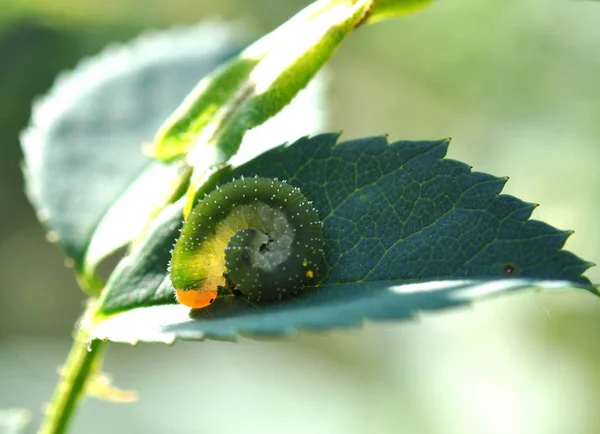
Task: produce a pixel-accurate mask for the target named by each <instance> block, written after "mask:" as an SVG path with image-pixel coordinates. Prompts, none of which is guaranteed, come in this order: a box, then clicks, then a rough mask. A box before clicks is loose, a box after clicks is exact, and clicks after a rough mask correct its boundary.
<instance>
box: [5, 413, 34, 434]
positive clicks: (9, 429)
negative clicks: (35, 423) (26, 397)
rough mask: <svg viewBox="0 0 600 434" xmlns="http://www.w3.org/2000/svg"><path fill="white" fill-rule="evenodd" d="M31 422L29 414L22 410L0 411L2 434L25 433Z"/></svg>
mask: <svg viewBox="0 0 600 434" xmlns="http://www.w3.org/2000/svg"><path fill="white" fill-rule="evenodd" d="M30 422H31V413H30V412H29V411H28V410H26V409H24V408H9V409H0V431H1V432H2V433H3V434H20V433H23V432H25V429H26V428H27V425H29V423H30Z"/></svg>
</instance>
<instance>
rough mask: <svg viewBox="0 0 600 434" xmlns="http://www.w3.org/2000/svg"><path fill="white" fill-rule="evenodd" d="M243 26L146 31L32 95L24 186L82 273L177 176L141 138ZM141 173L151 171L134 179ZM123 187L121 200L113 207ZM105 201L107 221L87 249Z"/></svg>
mask: <svg viewBox="0 0 600 434" xmlns="http://www.w3.org/2000/svg"><path fill="white" fill-rule="evenodd" d="M242 33H243V32H242ZM240 35H241V34H240V29H239V28H236V27H233V28H232V27H230V26H226V25H224V24H220V23H208V24H204V25H200V26H195V27H191V28H186V29H176V30H170V31H166V32H161V33H155V34H151V35H146V36H143V37H141V38H139V39H137V40H135V41H133V42H132V43H130V44H128V45H124V46H121V47H113V48H110V49H108V50H106V51H105V52H104V53H102V54H101V55H99V56H97V57H95V58H93V59H90V60H86V61H84V62H82V64H81V65H80V66H78V67H77V68H76V69H75V70H74V71H73V72H70V73H68V74H65V75H63V76H61V77H60V79H59V80H58V81H57V82H56V84H55V86H54V88H53V89H52V90H51V91H50V93H49V94H48V95H47V96H46V97H44V98H43V99H42V100H41V101H40V102H39V103H38V104H36V106H35V108H34V112H33V116H32V121H31V126H30V127H29V128H28V130H27V131H26V132H25V133H24V134H23V137H22V142H23V150H24V153H25V172H26V176H27V190H28V194H29V197H30V199H31V201H32V202H33V204H34V206H35V208H36V210H37V212H38V215H39V218H40V220H41V221H42V222H43V223H44V225H45V226H46V227H47V228H48V230H49V231H50V233H51V234H52V235H51V236H50V238H51V239H56V240H57V242H58V244H59V245H60V247H61V248H62V249H63V250H64V251H65V253H66V254H67V256H68V257H69V258H71V259H72V261H73V262H74V265H75V267H76V270H77V272H78V274H79V275H80V277H81V278H82V279H83V280H84V281H85V280H87V281H92V280H93V277H92V276H93V271H94V270H93V269H94V266H95V265H96V263H97V262H99V261H100V260H101V259H102V258H104V257H105V256H106V255H107V254H109V253H111V252H112V251H114V250H115V249H116V248H118V247H120V246H121V245H123V244H124V243H126V242H128V241H130V240H131V239H132V238H134V237H135V236H136V235H137V234H138V233H139V230H140V229H141V228H142V227H143V226H144V223H145V221H146V219H147V218H148V210H149V209H150V208H151V207H152V206H153V205H155V204H156V202H157V200H158V201H159V200H160V197H158V196H159V194H160V193H161V191H162V190H161V191H157V189H156V186H162V189H163V190H165V189H168V186H169V181H170V180H171V179H173V177H174V176H175V170H176V169H175V168H169V167H159V166H158V165H157V164H155V163H152V162H151V160H150V159H149V158H147V157H145V156H144V155H143V154H142V152H141V146H142V142H144V141H147V140H150V139H151V138H152V136H153V135H154V133H155V132H156V130H157V129H158V127H159V126H160V125H161V123H162V122H163V121H164V119H165V118H166V117H167V116H168V115H169V114H170V113H171V112H172V111H173V109H174V108H175V107H177V105H178V104H179V102H180V101H181V99H182V98H183V97H184V96H185V95H186V94H187V92H188V91H189V89H190V88H191V87H193V85H194V84H195V83H196V81H197V79H198V77H199V76H202V75H205V74H207V73H209V72H210V71H211V70H212V69H214V68H215V67H216V66H217V65H219V64H220V63H221V62H223V61H224V60H225V59H227V58H228V57H230V56H231V55H233V54H235V53H236V52H237V51H239V50H240V49H241V48H242V45H241V41H240V37H241V36H240ZM244 38H245V36H244ZM143 172H145V173H146V174H148V173H152V175H151V176H142V177H141V178H139V177H140V174H141V173H143ZM136 180H137V181H136ZM134 181H135V182H136V185H134V186H133V187H131V189H133V190H131V189H130V186H131V184H132V183H134ZM128 190H129V194H128V193H127V191H128ZM132 191H133V193H132ZM121 195H126V200H121V201H120V202H117V206H116V207H114V208H113V209H111V206H112V205H113V204H114V203H115V202H116V201H118V199H119V198H120V197H121ZM109 209H111V211H110V218H111V221H112V223H111V224H110V228H109V230H107V231H102V232H101V234H100V239H98V240H96V243H95V248H94V249H93V250H92V255H91V256H90V254H89V252H88V246H89V245H90V242H91V240H92V237H93V235H94V233H95V231H96V230H97V227H98V225H99V224H100V223H101V222H102V219H103V217H104V216H105V214H106V213H107V212H108V211H109ZM118 226H121V228H122V230H120V231H115V230H114V229H115V227H118Z"/></svg>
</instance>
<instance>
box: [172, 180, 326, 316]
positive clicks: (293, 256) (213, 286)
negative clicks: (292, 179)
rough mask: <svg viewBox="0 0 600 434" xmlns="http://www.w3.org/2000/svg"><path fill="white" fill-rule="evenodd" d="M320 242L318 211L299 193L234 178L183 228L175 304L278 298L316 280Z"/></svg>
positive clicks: (175, 263) (175, 258) (176, 256)
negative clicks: (223, 297) (228, 297)
mask: <svg viewBox="0 0 600 434" xmlns="http://www.w3.org/2000/svg"><path fill="white" fill-rule="evenodd" d="M323 242H324V241H323V232H322V223H321V221H320V220H319V216H318V213H317V211H316V210H315V208H314V207H313V206H312V204H311V202H309V201H308V200H307V199H306V197H304V195H303V194H302V193H301V192H300V190H299V189H297V188H295V187H293V186H291V185H289V184H287V183H285V182H282V181H278V180H276V179H269V178H259V177H254V178H245V179H244V178H241V179H238V180H234V181H232V182H229V183H227V184H224V185H221V186H220V187H217V189H215V190H213V191H212V192H210V193H209V194H207V195H206V196H205V197H204V198H203V199H202V200H201V201H200V202H199V203H198V204H197V205H196V206H195V207H194V208H193V210H192V211H191V212H190V215H189V216H188V218H187V219H186V221H185V222H184V224H183V228H182V229H181V235H180V237H179V239H178V240H177V241H176V243H175V246H174V248H173V252H172V256H171V263H170V266H169V274H170V277H171V282H172V283H173V286H174V288H175V294H176V298H177V300H178V301H179V302H180V303H181V304H184V305H186V306H188V307H191V308H196V309H197V308H202V307H205V306H208V305H210V304H211V303H212V302H214V301H215V299H216V298H217V295H218V294H219V293H222V292H229V293H232V294H236V295H241V296H243V297H246V298H247V299H248V300H252V301H254V302H258V303H260V302H273V301H277V300H281V299H282V298H283V297H284V296H286V295H293V294H296V293H297V292H298V291H299V290H300V289H301V288H303V287H304V286H306V285H309V284H311V283H312V282H314V280H315V278H316V272H317V268H318V266H319V264H320V262H321V260H322V258H323Z"/></svg>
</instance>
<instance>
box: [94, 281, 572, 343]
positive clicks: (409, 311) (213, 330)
mask: <svg viewBox="0 0 600 434" xmlns="http://www.w3.org/2000/svg"><path fill="white" fill-rule="evenodd" d="M570 286H572V284H571V283H570V282H565V281H557V280H554V281H543V280H538V279H504V280H440V281H435V280H431V281H427V282H420V283H406V282H405V281H400V280H397V281H379V282H369V283H368V284H365V283H347V284H342V285H325V286H320V287H318V288H311V289H307V290H306V291H307V294H306V295H305V296H303V297H301V298H298V299H296V300H290V301H282V302H280V303H277V304H272V305H270V306H261V307H260V308H258V307H256V306H252V305H250V304H248V303H247V302H246V301H244V300H243V299H242V298H238V297H223V298H219V299H217V301H216V302H215V303H214V304H212V305H211V306H210V307H209V308H206V309H201V310H199V311H197V312H195V315H190V309H189V308H186V307H185V306H182V305H164V306H154V307H146V308H140V309H134V310H131V311H128V312H125V313H120V314H117V315H114V316H112V317H109V318H107V319H106V320H104V321H103V322H102V323H100V324H99V325H98V326H97V327H96V328H95V329H94V330H93V331H92V338H96V339H109V340H111V341H115V342H124V343H130V344H132V345H133V344H136V343H137V342H162V343H166V344H171V343H173V342H175V340H177V339H186V340H200V339H217V340H235V339H236V338H237V337H238V336H239V335H242V336H249V337H257V338H258V337H282V336H289V335H292V334H294V333H295V332H297V331H298V330H311V331H325V330H331V329H333V328H345V327H357V326H360V325H361V324H362V323H363V322H364V321H365V320H379V321H381V320H383V321H390V320H409V319H412V318H414V317H415V316H416V315H417V314H419V313H421V312H427V311H436V310H441V309H448V308H456V307H459V306H467V305H469V304H470V303H471V302H473V301H475V300H478V299H481V298H484V297H489V296H492V295H498V294H506V293H510V292H515V291H521V290H526V289H531V288H541V289H549V290H558V289H564V288H568V287H570Z"/></svg>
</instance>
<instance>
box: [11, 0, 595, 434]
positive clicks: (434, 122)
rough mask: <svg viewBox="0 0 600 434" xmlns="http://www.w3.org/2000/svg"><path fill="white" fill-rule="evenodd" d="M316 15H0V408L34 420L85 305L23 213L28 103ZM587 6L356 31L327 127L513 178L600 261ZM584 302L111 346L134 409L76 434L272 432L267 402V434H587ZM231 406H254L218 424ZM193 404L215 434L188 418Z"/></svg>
mask: <svg viewBox="0 0 600 434" xmlns="http://www.w3.org/2000/svg"><path fill="white" fill-rule="evenodd" d="M308 3H309V2H308V1H286V2H271V1H267V0H257V1H242V0H227V1H221V2H211V1H191V0H171V1H169V2H153V3H152V5H151V6H150V5H148V4H147V2H143V1H142V0H129V1H117V0H110V1H105V2H92V1H87V0H86V1H81V2H74V1H72V0H53V1H51V2H37V1H8V0H0V11H1V13H0V195H1V197H0V200H2V203H3V204H5V205H3V206H2V207H0V209H1V211H0V257H1V258H2V261H1V262H0V277H1V280H0V282H1V287H0V339H1V340H0V367H1V368H2V369H1V370H0V386H1V387H0V408H2V407H8V406H15V405H17V406H24V407H28V408H29V409H30V410H32V411H33V412H34V413H35V414H39V405H40V403H41V402H43V400H45V399H47V397H48V396H49V395H50V392H51V390H52V387H53V385H54V381H55V374H54V371H53V367H54V366H57V365H58V364H59V363H61V362H62V359H63V357H64V354H65V352H66V350H67V348H68V345H69V339H68V337H69V334H70V331H71V327H72V324H73V322H74V320H75V319H76V316H77V315H78V313H79V312H80V310H81V302H82V300H83V295H82V294H81V293H80V291H79V290H78V289H77V288H76V284H75V282H74V279H73V276H72V274H71V272H70V271H69V270H67V269H65V268H64V266H63V259H62V258H63V257H62V255H61V253H60V252H59V251H58V250H57V249H56V248H55V246H52V245H50V244H48V243H46V242H45V241H44V233H43V231H42V230H41V228H40V227H39V224H38V223H37V221H36V219H35V216H34V215H33V212H32V211H31V207H30V206H29V204H28V203H27V201H26V199H25V197H24V195H23V186H22V179H21V178H22V177H21V173H20V170H19V162H20V159H21V156H20V151H19V149H18V133H19V131H20V130H21V129H22V128H23V127H24V126H25V125H26V122H27V119H28V117H29V107H30V105H31V102H32V99H33V98H34V97H35V96H36V95H39V94H41V93H43V92H45V91H46V90H47V89H48V87H49V86H50V84H51V83H52V81H53V79H54V76H55V75H56V73H57V72H58V71H60V70H63V69H65V68H70V67H72V66H73V65H74V64H75V63H76V61H77V60H78V59H79V58H81V57H82V56H86V55H91V54H94V53H96V52H98V50H100V49H101V47H103V46H104V45H106V44H107V43H110V42H112V41H117V40H122V41H124V40H127V39H129V38H131V37H132V36H134V35H136V34H138V33H139V32H140V31H141V30H142V29H145V28H148V27H167V26H169V25H172V24H175V23H191V22H195V21H197V20H199V19H201V18H204V17H211V16H214V14H220V15H221V16H223V17H224V18H229V19H240V18H245V17H252V18H250V20H252V23H253V24H254V25H256V26H257V28H258V29H259V30H260V31H263V32H265V31H268V30H270V29H272V28H273V27H274V26H276V25H278V24H279V23H280V22H282V21H284V20H285V19H286V18H287V17H288V16H289V15H291V14H292V13H293V12H295V11H296V10H298V9H300V8H301V7H303V6H305V5H306V4H308ZM598 6H599V4H598V3H594V2H589V3H586V2H566V1H565V2H541V1H536V0H510V1H504V2H497V1H493V0H485V1H480V2H472V1H470V0H444V1H440V2H438V3H437V4H435V5H434V6H433V7H431V8H430V9H429V10H426V11H425V12H422V13H420V14H418V15H415V16H411V17H410V18H407V19H404V20H398V21H392V22H387V23H383V24H380V25H377V26H371V27H366V28H364V29H361V31H360V32H358V33H356V34H355V35H353V36H352V37H351V38H350V39H349V40H348V41H347V42H346V43H345V44H344V45H343V46H342V47H341V49H340V51H339V53H337V54H336V55H335V56H334V58H333V60H332V62H331V68H330V83H329V88H328V96H329V103H328V105H329V115H328V124H329V126H330V127H329V128H327V129H328V130H331V129H333V130H338V129H341V130H343V131H344V138H345V139H349V138H354V137H361V136H370V135H373V134H380V133H384V132H387V133H389V134H390V137H391V138H392V139H393V140H395V139H438V138H442V137H446V136H449V135H451V136H452V137H453V139H454V140H453V143H452V146H451V147H450V157H452V158H457V159H460V160H463V161H466V162H468V163H470V164H472V165H474V167H475V169H476V170H479V171H484V172H489V173H492V174H494V175H498V176H504V175H508V176H510V177H511V180H510V181H509V183H508V184H507V187H506V189H505V192H507V193H512V194H515V195H518V196H519V197H520V198H522V199H523V200H526V201H532V202H538V203H541V205H542V206H541V207H539V208H538V209H537V210H536V211H535V212H534V215H533V216H534V218H539V219H542V220H544V221H547V222H548V223H550V224H552V225H555V226H556V227H558V228H560V229H575V230H576V234H575V235H574V236H573V237H572V238H571V239H570V240H569V242H568V243H567V248H568V249H570V250H572V251H573V252H575V253H577V254H578V255H580V256H581V257H584V258H586V259H590V260H596V262H598V261H599V260H600V259H599V258H600V252H599V250H600V249H599V247H598V246H600V243H599V239H600V227H599V225H598V224H597V218H596V212H597V208H598V203H599V201H598V197H597V193H596V192H597V187H598V186H600V174H599V173H598V171H597V170H596V169H597V168H596V163H597V161H599V157H600V147H599V146H598V139H599V137H600V126H599V125H598V123H597V119H599V118H600V105H599V104H598V101H600V86H599V85H598V83H597V77H598V76H599V73H600V58H599V57H598V56H597V54H596V53H598V52H599V49H600V36H599V35H598V32H597V23H598V19H600V8H599V7H598ZM588 276H589V277H590V278H591V279H592V280H593V281H600V272H599V271H598V270H595V269H592V270H590V271H589V272H588ZM589 297H591V296H590V295H588V294H584V293H579V292H568V293H564V294H559V295H552V296H549V295H544V294H541V295H532V294H526V295H519V296H515V297H507V298H506V299H503V300H500V301H493V302H486V303H484V304H481V305H479V306H477V307H476V308H475V309H473V310H465V311H458V312H453V313H450V314H444V315H442V316H435V317H425V318H423V319H422V320H421V321H420V322H419V323H414V324H404V325H391V326H381V325H378V326H373V327H372V326H369V325H367V326H366V328H365V329H363V330H358V331H353V332H343V333H334V334H330V335H326V336H313V335H302V336H300V337H298V338H295V339H293V340H291V341H288V342H283V343H281V342H279V343H255V342H248V341H243V342H242V343H241V344H240V345H236V346H231V345H228V344H220V343H207V344H204V345H202V346H190V345H187V344H178V345H177V346H175V347H174V348H172V349H166V348H164V347H160V346H158V347H157V346H142V347H139V348H135V349H132V348H128V347H125V346H122V347H121V346H114V348H112V349H111V352H110V356H109V358H108V361H107V369H108V370H109V371H114V372H115V374H116V375H117V378H118V380H119V383H120V384H121V385H123V386H125V387H131V388H136V389H139V391H140V392H141V394H142V401H141V402H139V403H138V404H135V405H134V406H131V407H128V406H113V405H110V404H105V403H101V402H97V401H90V402H88V403H87V404H86V405H85V406H83V407H82V409H81V414H80V415H79V417H78V418H77V420H76V421H75V424H74V427H73V428H74V432H88V433H94V432H98V433H100V432H107V431H108V430H110V429H113V430H114V429H115V427H120V428H119V429H121V430H123V431H138V432H157V433H158V432H189V431H190V430H191V429H192V427H194V428H196V429H198V430H200V429H202V430H205V431H207V432H212V431H217V430H218V431H222V432H244V428H245V426H246V422H247V420H248V418H250V417H252V419H253V420H254V421H256V423H260V422H261V420H266V419H262V417H264V418H266V417H268V415H264V416H256V415H257V414H260V410H261V409H262V408H264V405H265V403H268V405H269V406H270V408H271V409H272V410H273V411H274V412H275V414H276V417H275V418H271V419H270V421H269V425H268V426H269V428H272V430H273V431H272V432H277V431H281V430H282V429H284V428H285V431H286V432H294V431H293V429H297V430H298V432H305V429H306V425H305V424H307V423H310V424H311V431H313V432H324V433H325V432H327V433H332V432H333V433H335V432H340V433H342V432H343V433H351V432H364V431H365V430H367V429H369V430H376V431H378V432H390V433H391V432H398V430H399V429H404V430H406V431H418V432H423V433H442V432H448V430H449V429H450V428H451V429H453V430H454V431H455V432H460V433H470V432H472V433H481V432H486V433H487V432H517V433H519V432H523V433H536V432H539V433H563V432H566V431H567V430H568V431H571V432H582V433H583V432H589V433H593V432H597V430H598V428H599V427H600V420H599V419H597V416H595V414H596V411H595V410H596V408H597V406H598V403H600V392H598V390H600V387H598V386H599V385H600V384H599V383H600V377H598V376H597V374H596V371H597V369H596V366H597V360H598V356H599V355H600V345H599V344H598V343H597V339H595V336H596V333H595V332H596V331H598V326H597V324H598V321H597V318H598V314H599V311H600V306H599V305H598V304H597V303H590V298H589ZM356 348H361V351H358V352H357V351H356ZM200 358H201V360H202V361H203V363H202V364H201V365H199V364H198V360H199V359H200ZM265 360H269V364H266V363H265ZM156 372H160V373H161V375H160V377H158V378H157V376H156ZM200 386H201V387H200ZM289 390H294V391H295V393H294V397H293V399H289V395H288V394H289ZM316 390H319V393H318V394H317V393H315V391H316ZM232 396H234V397H236V401H237V402H244V403H247V404H246V405H244V406H239V405H234V410H232V409H231V408H229V407H228V406H223V405H222V403H223V402H224V401H228V400H230V399H231V397H232ZM165 397H170V398H169V399H165ZM209 397H210V399H208V398H209ZM258 398H260V399H261V400H262V404H261V403H259V402H257V403H256V404H251V403H254V402H256V401H257V400H258ZM284 398H287V399H284ZM198 400H200V401H202V402H206V407H205V408H204V409H203V411H204V413H203V415H206V416H205V417H204V416H203V417H201V418H197V417H193V418H182V417H181V415H182V414H184V415H185V414H189V412H191V411H192V409H193V408H194V409H195V408H196V405H195V402H197V401H198ZM159 406H160V408H159ZM160 410H163V411H160ZM232 411H235V413H236V415H237V416H236V418H229V417H226V416H227V415H229V414H231V412H232ZM98 414H100V415H103V416H107V417H102V418H101V420H100V421H97V420H96V417H94V415H98ZM191 414H193V415H197V414H198V412H197V410H194V411H193V413H191ZM432 415H436V417H435V418H433V417H432ZM224 416H225V417H224ZM91 420H95V423H94V424H93V425H90V421H91ZM448 427H450V428H448ZM267 432H269V431H268V430H267Z"/></svg>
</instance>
